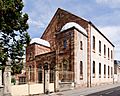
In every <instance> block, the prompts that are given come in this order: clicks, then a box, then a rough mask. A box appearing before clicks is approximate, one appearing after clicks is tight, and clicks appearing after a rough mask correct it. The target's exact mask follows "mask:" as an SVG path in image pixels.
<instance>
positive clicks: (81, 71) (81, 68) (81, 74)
mask: <svg viewBox="0 0 120 96" xmlns="http://www.w3.org/2000/svg"><path fill="white" fill-rule="evenodd" d="M82 79H83V62H82V61H80V80H82Z"/></svg>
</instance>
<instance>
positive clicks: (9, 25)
mask: <svg viewBox="0 0 120 96" xmlns="http://www.w3.org/2000/svg"><path fill="white" fill-rule="evenodd" d="M23 7H24V5H23V1H22V0H0V68H1V69H2V72H4V69H5V66H7V62H8V61H10V62H11V65H10V66H11V70H12V74H17V73H20V72H21V69H22V67H23V58H22V57H23V55H24V54H25V47H26V46H27V45H28V44H29V42H30V36H29V34H28V32H27V29H28V28H29V26H28V23H27V20H28V15H27V14H26V13H25V14H23V12H22V9H23Z"/></svg>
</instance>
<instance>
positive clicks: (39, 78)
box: [38, 64, 42, 83]
mask: <svg viewBox="0 0 120 96" xmlns="http://www.w3.org/2000/svg"><path fill="white" fill-rule="evenodd" d="M38 83H42V65H41V64H39V65H38Z"/></svg>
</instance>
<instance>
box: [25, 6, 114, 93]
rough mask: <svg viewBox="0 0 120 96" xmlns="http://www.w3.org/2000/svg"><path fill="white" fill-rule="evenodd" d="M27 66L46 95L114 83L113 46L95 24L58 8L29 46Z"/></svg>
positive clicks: (33, 81)
mask: <svg viewBox="0 0 120 96" xmlns="http://www.w3.org/2000/svg"><path fill="white" fill-rule="evenodd" d="M26 66H27V67H28V69H29V71H28V72H27V74H28V80H29V81H30V82H31V83H36V82H37V83H41V84H42V85H43V90H44V92H45V93H46V92H48V91H60V90H66V89H70V88H73V87H83V86H84V87H90V86H95V85H100V84H103V83H112V82H113V78H112V75H113V71H114V45H113V44H112V43H111V42H110V41H109V40H108V39H107V38H106V37H105V36H104V35H103V34H102V33H101V32H100V31H99V30H98V29H97V27H95V25H93V23H91V22H90V21H87V20H85V19H83V18H81V17H78V16H76V15H74V14H72V13H70V12H67V11H65V10H62V9H60V8H59V9H58V10H57V12H56V13H55V15H54V16H53V18H52V20H51V21H50V23H49V25H48V26H47V28H46V29H45V31H44V33H43V35H42V36H41V39H40V38H34V39H32V40H31V42H30V45H29V46H28V47H27V49H26Z"/></svg>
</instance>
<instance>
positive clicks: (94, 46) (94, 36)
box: [93, 36, 95, 50]
mask: <svg viewBox="0 0 120 96" xmlns="http://www.w3.org/2000/svg"><path fill="white" fill-rule="evenodd" d="M93 50H95V36H93Z"/></svg>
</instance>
